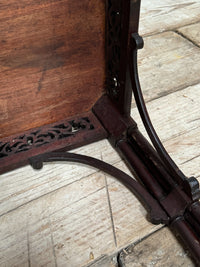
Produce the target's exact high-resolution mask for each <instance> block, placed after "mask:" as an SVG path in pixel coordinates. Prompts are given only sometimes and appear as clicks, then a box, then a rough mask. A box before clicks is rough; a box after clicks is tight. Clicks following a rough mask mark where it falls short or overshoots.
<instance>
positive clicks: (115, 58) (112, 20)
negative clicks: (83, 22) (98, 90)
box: [106, 0, 121, 98]
mask: <svg viewBox="0 0 200 267" xmlns="http://www.w3.org/2000/svg"><path fill="white" fill-rule="evenodd" d="M107 14H108V15H107V51H106V53H107V77H106V86H107V90H108V92H109V94H110V95H111V96H113V97H115V98H118V97H119V87H120V83H119V72H120V40H121V0H118V1H116V0H108V2H107Z"/></svg>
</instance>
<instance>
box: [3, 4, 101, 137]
mask: <svg viewBox="0 0 200 267" xmlns="http://www.w3.org/2000/svg"><path fill="white" fill-rule="evenodd" d="M0 44H1V50H0V81H1V82H0V138H3V137H6V136H9V135H13V134H16V133H20V132H23V131H26V130H29V129H31V128H35V127H40V126H42V125H45V124H49V123H53V122H56V121H59V120H61V119H65V118H67V117H71V116H74V115H76V114H81V113H82V112H87V111H89V110H90V109H91V107H92V106H93V104H94V103H95V102H96V100H97V99H98V98H99V97H100V96H101V95H102V93H103V92H104V80H105V52H104V50H105V1H103V0H98V1H90V0H84V1H74V0H61V1H60V0H52V1H46V0H34V1H33V0H29V1H26V0H20V1H16V0H7V1H3V2H2V3H1V4H0Z"/></svg>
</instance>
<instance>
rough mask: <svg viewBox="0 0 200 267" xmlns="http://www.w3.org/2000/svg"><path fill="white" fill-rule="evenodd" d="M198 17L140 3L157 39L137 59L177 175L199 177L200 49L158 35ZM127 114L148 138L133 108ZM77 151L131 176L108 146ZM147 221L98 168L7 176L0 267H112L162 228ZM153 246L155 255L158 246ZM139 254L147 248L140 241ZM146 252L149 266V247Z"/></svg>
mask: <svg viewBox="0 0 200 267" xmlns="http://www.w3.org/2000/svg"><path fill="white" fill-rule="evenodd" d="M199 14H200V2H199V0H194V1H192V2H191V1H189V0H178V1H176V3H174V1H173V0H165V1H161V2H159V1H157V0H153V1H149V0H143V1H142V14H141V22H140V32H141V34H143V35H150V34H152V33H156V35H153V36H151V37H145V48H144V50H142V51H141V52H140V57H139V71H140V77H141V84H142V88H143V90H144V94H145V99H146V100H148V101H149V103H148V109H149V112H150V115H151V117H152V121H153V124H154V125H155V128H156V130H157V132H158V134H159V136H160V137H161V139H162V140H163V141H164V145H165V146H166V148H167V150H168V151H169V152H170V154H171V155H172V156H173V158H174V159H175V160H176V162H177V163H178V165H179V166H180V167H181V169H182V170H183V171H185V173H186V174H187V175H196V176H199V174H200V164H199V154H200V153H199V143H200V142H199V127H200V119H199V106H200V105H199V104H200V102H199V99H200V79H199V73H200V69H199V59H200V49H199V48H198V47H197V46H196V45H194V44H192V43H191V42H190V41H188V40H187V39H186V38H183V37H182V36H180V35H179V34H177V33H174V32H172V31H170V32H166V33H162V34H158V33H159V32H160V31H165V30H174V29H177V28H178V27H181V26H184V25H187V24H190V23H194V22H197V21H199V20H200V19H199ZM197 25H198V24H196V25H192V26H191V27H188V28H187V27H181V28H180V29H178V31H179V33H181V34H184V35H185V36H186V37H187V38H189V39H191V40H192V41H193V42H196V40H195V39H194V34H193V31H192V29H197V28H198V26H197ZM197 30H198V29H197ZM195 36H196V35H195ZM194 84H197V85H194ZM189 85H192V86H191V87H188V86H189ZM175 91H177V92H175ZM132 116H133V118H134V119H136V121H138V125H139V127H140V129H141V131H142V132H143V133H144V134H145V131H144V128H143V126H142V125H141V122H140V120H139V116H138V113H137V111H136V108H135V107H133V109H132ZM75 151H76V152H78V153H82V154H86V155H90V156H94V157H97V158H100V159H103V160H105V161H107V162H109V163H111V164H114V165H115V166H117V167H119V168H121V169H122V170H124V171H126V172H129V171H128V169H127V167H126V166H125V165H124V163H123V162H122V161H121V160H120V158H119V156H118V155H117V153H116V152H115V151H114V150H113V149H112V148H111V146H110V145H109V144H108V142H107V141H101V142H98V143H96V144H92V145H89V146H85V147H83V148H79V149H76V150H75ZM145 215H146V211H145V210H144V208H143V207H142V206H141V205H140V203H139V202H138V201H137V199H136V198H135V197H134V196H133V195H132V194H131V193H130V192H129V191H128V190H127V189H126V188H124V186H122V185H121V184H120V183H118V182H117V181H115V180H114V179H113V178H111V177H109V176H105V175H104V174H102V173H101V172H98V171H96V170H95V169H91V168H87V167H83V166H82V167H80V166H77V165H74V164H72V165H71V164H55V163H52V164H47V165H45V167H44V169H43V170H41V171H40V172H38V171H33V170H32V169H31V168H30V167H25V168H22V169H19V170H16V171H13V172H10V173H7V174H4V175H2V176H1V179H0V239H1V242H0V266H3V267H4V266H6V267H7V266H8V267H10V266H19V267H21V266H30V265H31V266H56V265H57V266H72V267H73V266H75V267H77V266H87V265H91V264H92V263H94V261H96V262H95V263H94V265H91V266H95V267H96V266H100V267H101V266H106V264H107V265H108V266H109V267H110V266H113V264H114V263H115V262H113V261H112V260H111V262H110V259H111V258H110V256H106V255H113V254H116V253H117V251H119V249H121V248H122V247H126V246H127V245H129V244H130V243H131V242H135V241H138V240H139V239H141V238H144V237H145V236H147V235H148V234H150V233H152V232H154V231H155V230H156V229H158V228H159V227H160V226H158V227H155V226H153V225H151V224H149V223H148V222H147V221H146V219H145ZM153 236H154V235H152V237H153ZM164 237H165V238H166V240H168V241H167V242H168V244H167V245H169V246H166V247H165V253H166V254H165V255H167V257H168V258H169V262H176V261H174V260H176V254H174V251H173V252H170V251H171V250H170V246H172V247H174V246H175V247H176V245H177V242H176V240H175V239H174V238H171V235H170V233H168V232H166V235H164ZM156 238H157V237H156V236H155V239H156ZM147 240H148V239H147ZM156 240H157V239H156ZM149 242H151V240H149ZM154 244H155V246H154V245H153V248H154V249H155V250H156V251H157V250H158V249H159V246H160V243H159V244H158V243H157V242H155V243H154ZM140 248H141V250H142V249H143V250H145V248H146V245H145V243H143V242H142V243H141V246H140ZM148 250H149V252H148ZM138 251H139V250H138ZM145 251H146V250H145ZM146 252H148V253H147V254H144V257H146V258H147V260H146V264H147V265H146V266H149V265H148V264H150V263H152V261H151V259H149V257H148V255H150V253H151V252H152V249H151V248H150V246H148V247H147V251H146ZM146 252H145V253H146ZM181 253H182V252H181ZM102 254H103V255H104V254H105V257H102ZM145 255H146V256H145ZM155 255H156V254H155ZM174 255H175V256H174ZM180 255H181V260H183V262H184V263H183V264H186V266H190V265H187V263H188V259H187V257H186V255H185V254H180ZM161 256H162V258H164V259H166V257H165V256H163V254H162V255H161ZM139 260H140V259H138V262H139ZM95 264H96V265H95ZM102 264H103V265H102ZM131 266H134V265H131ZM136 266H137V265H136ZM140 266H141V265H140ZM160 266H163V265H160ZM176 266H177V265H176ZM183 266H184V265H183Z"/></svg>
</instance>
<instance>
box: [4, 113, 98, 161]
mask: <svg viewBox="0 0 200 267" xmlns="http://www.w3.org/2000/svg"><path fill="white" fill-rule="evenodd" d="M86 130H87V131H88V130H91V131H92V130H94V125H93V124H92V123H91V122H90V119H89V118H88V117H84V118H80V119H76V120H71V121H67V122H66V121H65V122H63V123H61V124H56V125H53V126H51V127H49V128H48V127H44V128H39V129H37V130H35V131H34V130H33V131H32V132H29V133H27V134H23V135H20V136H17V137H16V138H13V139H12V140H9V141H6V142H0V158H4V157H7V156H9V155H12V154H17V153H20V152H24V151H27V150H30V149H32V148H33V147H35V148H36V147H41V146H44V145H46V144H49V143H51V142H54V141H57V140H61V139H65V138H68V137H70V136H74V135H76V134H77V133H79V132H81V131H86Z"/></svg>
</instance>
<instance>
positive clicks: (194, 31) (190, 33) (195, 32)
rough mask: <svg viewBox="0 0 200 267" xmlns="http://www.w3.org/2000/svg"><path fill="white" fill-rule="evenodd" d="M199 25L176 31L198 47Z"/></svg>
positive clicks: (199, 40) (199, 41)
mask: <svg viewBox="0 0 200 267" xmlns="http://www.w3.org/2000/svg"><path fill="white" fill-rule="evenodd" d="M199 29H200V23H196V24H192V25H188V26H185V27H181V28H179V29H178V32H180V33H181V34H183V35H184V36H185V37H186V38H188V39H189V40H191V41H192V42H193V43H194V44H196V45H197V46H199V47H200V30H199Z"/></svg>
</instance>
